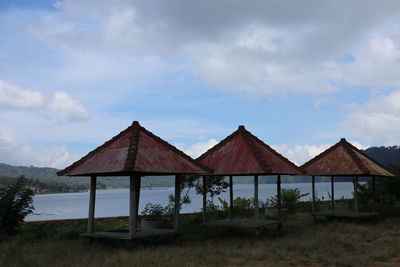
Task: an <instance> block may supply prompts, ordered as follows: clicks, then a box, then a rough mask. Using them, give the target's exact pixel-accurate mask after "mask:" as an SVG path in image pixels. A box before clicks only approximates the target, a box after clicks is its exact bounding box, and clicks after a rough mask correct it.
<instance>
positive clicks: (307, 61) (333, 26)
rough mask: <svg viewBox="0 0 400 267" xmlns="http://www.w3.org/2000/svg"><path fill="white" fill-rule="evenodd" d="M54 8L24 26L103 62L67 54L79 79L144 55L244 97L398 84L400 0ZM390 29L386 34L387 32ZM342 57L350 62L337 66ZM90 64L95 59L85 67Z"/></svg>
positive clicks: (71, 2) (70, 1) (124, 1)
mask: <svg viewBox="0 0 400 267" xmlns="http://www.w3.org/2000/svg"><path fill="white" fill-rule="evenodd" d="M310 5H312V7H313V8H312V9H310V8H309V6H310ZM55 6H56V8H58V10H57V11H56V12H53V13H50V14H49V15H48V16H44V17H43V18H42V20H39V22H38V23H31V24H30V32H31V33H32V35H33V36H34V37H35V38H37V39H38V40H41V41H43V42H46V43H49V44H52V45H55V46H59V47H63V48H65V49H66V51H70V52H71V51H73V52H71V54H72V55H73V56H74V57H75V58H76V57H77V55H78V56H79V55H80V57H82V58H85V57H87V52H88V51H89V54H90V52H91V51H97V52H98V54H101V55H102V58H96V57H91V58H92V60H89V61H86V60H83V61H80V60H77V61H76V60H75V61H73V62H81V63H82V65H78V66H76V65H75V66H71V68H70V70H65V71H66V72H67V73H70V74H73V75H77V76H82V73H85V77H86V78H90V77H92V75H91V74H93V75H94V76H96V75H97V76H98V77H99V78H100V77H104V76H107V70H109V71H110V72H109V73H108V75H109V76H110V77H112V76H113V75H114V74H115V71H113V70H115V69H118V70H121V69H125V70H126V69H134V71H131V73H136V71H140V69H139V68H137V67H136V68H135V65H136V64H135V62H136V63H137V62H142V61H145V59H146V58H153V61H154V62H159V61H160V60H161V61H162V60H166V61H169V62H168V65H171V64H175V63H176V61H175V60H176V58H181V59H185V60H187V59H190V60H191V61H192V62H193V63H194V64H193V65H194V66H195V68H196V70H198V72H199V74H200V77H203V79H204V80H205V81H206V82H207V83H208V84H210V85H211V86H213V87H219V88H222V89H225V90H234V91H238V92H244V93H246V94H249V95H250V96H260V95H264V94H276V93H293V92H294V93H307V94H327V93H332V92H336V91H337V90H339V87H340V85H341V84H350V85H357V84H359V83H360V82H361V83H362V84H363V85H367V86H368V85H379V86H381V85H384V86H397V84H398V80H399V78H398V77H400V75H398V74H399V73H398V72H399V71H398V69H400V68H399V66H398V64H400V63H398V62H399V61H398V60H397V58H398V55H399V53H398V45H397V40H398V39H399V31H398V29H399V25H398V17H399V15H400V3H399V2H398V1H394V0H393V1H385V3H378V2H376V1H373V0H366V1H363V12H359V8H360V5H359V2H357V1H354V2H353V1H350V2H349V1H344V0H342V1H341V0H339V1H334V2H332V1H312V2H311V3H310V2H309V1H307V4H305V3H304V2H303V1H298V2H296V3H293V2H292V1H279V3H275V2H274V1H262V0H260V1H252V3H251V4H248V3H242V2H240V1H239V2H235V1H234V2H232V1H228V0H226V1H224V0H222V1H219V3H218V4H215V3H214V2H211V1H202V2H198V3H197V4H196V5H191V4H189V3H187V1H182V0H174V1H167V2H163V1H161V2H157V3H154V2H152V1H144V2H135V1H130V0H113V1H101V2H99V1H94V0H92V1H79V0H64V1H58V2H57V4H56V5H55ZM289 7H290V8H289ZM294 10H295V12H294ZM396 23H397V24H396ZM349 25H351V27H349ZM390 27H391V28H393V29H394V30H392V31H390V32H388V31H387V29H388V28H390ZM396 29H397V30H396ZM338 40H340V41H338ZM365 44H367V45H365ZM116 51H118V53H121V55H122V57H123V56H126V57H127V58H132V60H130V61H129V60H128V63H127V65H126V67H124V68H114V67H109V68H107V67H106V65H108V66H115V65H118V62H119V61H120V59H121V57H115V52H116ZM347 54H352V55H353V56H355V60H354V61H346V62H340V60H339V62H338V58H341V57H343V56H344V55H347ZM93 60H98V63H99V64H89V63H90V61H93ZM113 62H114V63H113ZM86 63H88V64H86ZM102 63H104V64H102ZM106 63H107V64H106ZM377 64H378V66H382V68H377ZM138 65H142V64H140V63H138ZM129 66H130V67H129ZM76 67H77V68H76ZM146 67H147V68H149V69H152V68H156V67H157V64H149V65H147V66H146ZM146 67H145V68H146ZM74 69H77V70H80V69H82V70H85V71H84V72H82V71H76V72H74V71H73V70H74ZM142 69H143V68H142ZM94 76H93V77H92V78H93V79H96V77H94Z"/></svg>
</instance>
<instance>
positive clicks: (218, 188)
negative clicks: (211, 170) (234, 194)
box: [196, 176, 229, 203]
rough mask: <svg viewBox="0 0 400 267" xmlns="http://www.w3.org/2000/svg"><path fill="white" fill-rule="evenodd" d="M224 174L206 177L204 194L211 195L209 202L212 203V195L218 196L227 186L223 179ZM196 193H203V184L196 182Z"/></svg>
mask: <svg viewBox="0 0 400 267" xmlns="http://www.w3.org/2000/svg"><path fill="white" fill-rule="evenodd" d="M224 178H225V177H224V176H210V177H207V179H206V181H207V183H206V194H207V195H209V196H210V197H211V203H214V197H215V196H218V195H219V194H221V193H222V192H225V189H226V188H227V187H228V186H229V183H227V182H226V181H225V180H224ZM196 193H197V194H203V185H202V184H200V183H199V181H198V182H197V184H196Z"/></svg>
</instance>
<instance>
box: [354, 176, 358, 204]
mask: <svg viewBox="0 0 400 267" xmlns="http://www.w3.org/2000/svg"><path fill="white" fill-rule="evenodd" d="M353 185H354V211H355V212H358V190H357V185H358V176H354V177H353Z"/></svg>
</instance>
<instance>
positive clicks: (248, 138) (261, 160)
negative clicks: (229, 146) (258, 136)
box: [243, 130, 273, 172]
mask: <svg viewBox="0 0 400 267" xmlns="http://www.w3.org/2000/svg"><path fill="white" fill-rule="evenodd" d="M243 132H244V133H245V134H244V135H243V137H244V140H245V142H246V143H247V145H248V146H249V148H250V151H251V152H252V153H253V155H254V156H255V157H256V159H257V160H258V163H259V164H260V165H261V167H262V168H263V169H264V170H265V172H272V171H273V170H272V168H271V167H270V166H269V165H268V164H267V162H265V160H264V158H263V157H262V156H261V154H260V151H259V150H258V148H257V147H256V145H255V144H254V143H253V140H251V139H252V136H253V135H252V134H251V133H250V132H249V131H247V130H244V131H243Z"/></svg>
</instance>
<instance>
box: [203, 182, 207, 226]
mask: <svg viewBox="0 0 400 267" xmlns="http://www.w3.org/2000/svg"><path fill="white" fill-rule="evenodd" d="M206 223H207V178H206V176H203V224H206Z"/></svg>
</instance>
